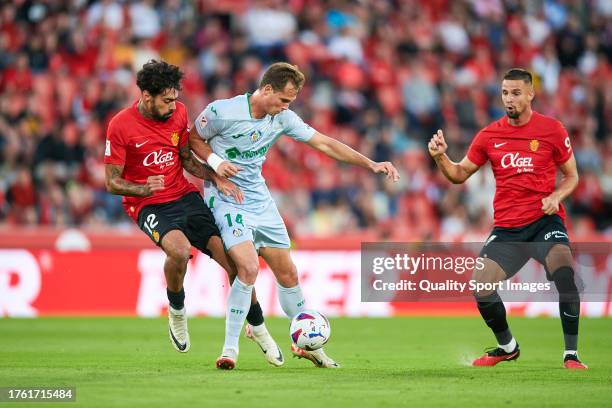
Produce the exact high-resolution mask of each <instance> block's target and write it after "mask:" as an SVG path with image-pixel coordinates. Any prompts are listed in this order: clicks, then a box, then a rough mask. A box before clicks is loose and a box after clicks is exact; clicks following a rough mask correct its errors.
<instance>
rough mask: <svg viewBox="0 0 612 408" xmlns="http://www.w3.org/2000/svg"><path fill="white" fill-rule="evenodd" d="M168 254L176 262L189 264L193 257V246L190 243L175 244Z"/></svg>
mask: <svg viewBox="0 0 612 408" xmlns="http://www.w3.org/2000/svg"><path fill="white" fill-rule="evenodd" d="M166 254H167V255H168V257H169V258H171V259H172V260H173V261H174V262H176V263H179V264H187V262H188V261H189V259H190V258H191V246H189V245H175V246H173V247H172V248H169V249H168V250H167V251H166Z"/></svg>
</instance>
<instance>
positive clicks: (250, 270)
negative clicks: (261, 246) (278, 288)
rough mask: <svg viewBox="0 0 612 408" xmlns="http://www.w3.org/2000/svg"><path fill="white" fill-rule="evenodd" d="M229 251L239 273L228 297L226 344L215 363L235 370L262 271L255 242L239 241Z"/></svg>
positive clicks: (220, 366) (222, 367)
mask: <svg viewBox="0 0 612 408" xmlns="http://www.w3.org/2000/svg"><path fill="white" fill-rule="evenodd" d="M228 254H229V257H230V258H231V260H232V262H233V263H234V265H236V274H237V276H236V278H235V279H234V282H233V283H232V287H231V289H230V293H229V297H228V299H227V313H226V316H225V343H224V345H223V351H222V352H221V356H220V357H219V358H218V359H217V363H216V365H217V368H220V369H224V370H232V369H233V368H234V367H235V366H236V362H237V361H238V341H239V338H240V331H241V330H242V325H243V324H244V320H245V319H246V316H247V313H248V311H249V307H250V305H251V296H252V292H253V285H254V284H255V279H256V278H257V272H258V271H259V258H258V256H257V252H256V251H255V246H254V245H253V242H251V241H246V242H242V243H240V244H237V245H235V246H233V247H231V248H230V250H229V251H228Z"/></svg>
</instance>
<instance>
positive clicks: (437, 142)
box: [427, 129, 448, 158]
mask: <svg viewBox="0 0 612 408" xmlns="http://www.w3.org/2000/svg"><path fill="white" fill-rule="evenodd" d="M427 148H428V149H429V154H430V155H431V157H434V158H435V157H436V156H439V155H441V154H444V153H446V149H447V148H448V145H447V144H446V142H445V141H444V133H442V130H441V129H438V132H437V133H436V134H434V135H433V137H432V138H431V139H430V140H429V144H428V145H427Z"/></svg>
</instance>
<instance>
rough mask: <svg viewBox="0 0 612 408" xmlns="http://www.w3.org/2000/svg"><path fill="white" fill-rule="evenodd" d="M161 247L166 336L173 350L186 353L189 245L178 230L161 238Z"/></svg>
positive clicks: (187, 345) (187, 343)
mask: <svg viewBox="0 0 612 408" xmlns="http://www.w3.org/2000/svg"><path fill="white" fill-rule="evenodd" d="M161 247H162V249H163V250H164V252H165V253H166V261H165V262H164V275H165V276H166V285H167V294H168V300H169V303H170V304H169V306H168V334H169V336H170V341H171V343H172V345H173V346H174V348H175V349H176V350H177V351H179V352H181V353H186V352H187V351H189V348H190V346H191V344H190V342H189V331H188V329H187V315H186V313H185V290H184V289H183V281H184V280H185V273H186V272H187V263H188V262H189V258H190V257H191V244H190V243H189V240H188V239H187V237H186V236H185V234H183V232H181V231H180V230H172V231H169V232H168V233H166V235H164V236H163V238H162V241H161Z"/></svg>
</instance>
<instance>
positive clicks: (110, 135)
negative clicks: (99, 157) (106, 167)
mask: <svg viewBox="0 0 612 408" xmlns="http://www.w3.org/2000/svg"><path fill="white" fill-rule="evenodd" d="M126 144H127V143H126V141H125V137H124V136H123V132H121V131H120V129H119V127H118V126H117V124H116V122H115V121H114V120H113V121H111V122H110V124H109V125H108V130H107V131H106V149H105V150H104V164H118V165H124V164H125V147H126Z"/></svg>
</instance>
